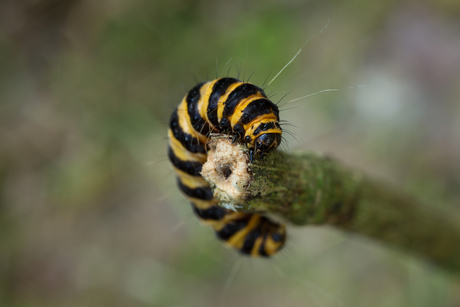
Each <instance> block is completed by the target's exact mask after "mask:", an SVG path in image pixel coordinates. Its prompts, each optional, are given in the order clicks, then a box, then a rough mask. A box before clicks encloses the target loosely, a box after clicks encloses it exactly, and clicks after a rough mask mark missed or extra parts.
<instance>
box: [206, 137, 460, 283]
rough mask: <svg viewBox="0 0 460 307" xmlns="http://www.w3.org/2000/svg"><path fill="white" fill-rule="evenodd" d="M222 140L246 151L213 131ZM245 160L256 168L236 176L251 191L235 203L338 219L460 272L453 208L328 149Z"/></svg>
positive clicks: (459, 223) (306, 221)
mask: <svg viewBox="0 0 460 307" xmlns="http://www.w3.org/2000/svg"><path fill="white" fill-rule="evenodd" d="M223 142H226V143H227V144H228V145H229V146H232V148H233V150H236V151H242V152H244V153H245V154H247V149H246V148H245V146H244V145H237V144H233V145H231V144H230V141H229V140H228V139H226V138H214V139H213V141H212V143H211V144H213V143H214V144H216V143H219V144H222V143H223ZM211 148H212V149H211V152H210V153H209V154H210V157H211V156H212V155H215V156H217V157H219V159H222V160H219V163H220V164H219V165H220V166H222V165H230V166H231V168H232V169H235V168H236V166H234V165H233V164H232V163H233V162H232V161H230V160H229V161H226V160H225V159H231V158H230V156H231V155H229V154H228V153H227V152H226V153H225V154H220V153H219V152H218V151H217V150H216V146H213V145H212V146H211ZM219 155H220V156H219ZM213 161H215V158H211V159H209V158H208V162H209V163H213ZM208 162H207V163H208ZM246 162H247V164H246V165H245V166H243V168H245V169H246V170H247V172H248V174H249V175H250V176H251V178H250V180H249V182H248V183H247V184H241V182H240V181H238V180H240V179H238V178H230V179H231V180H237V182H238V184H237V186H240V185H241V188H242V189H241V191H242V193H244V195H243V196H242V197H239V198H236V199H237V200H235V201H230V202H231V205H233V206H234V207H237V206H240V207H241V206H242V209H243V210H249V209H250V210H256V211H265V212H269V213H273V214H277V215H279V216H281V217H283V218H284V219H286V220H288V221H290V222H292V223H293V224H296V225H311V224H316V225H317V224H327V225H333V226H335V227H337V228H339V229H342V230H345V231H351V232H354V233H357V234H361V235H365V236H368V237H370V238H374V239H377V240H380V241H382V242H385V243H388V244H390V245H393V246H395V247H397V248H401V249H405V250H407V251H409V252H412V253H413V254H417V255H419V256H422V257H424V258H426V259H428V260H430V261H431V262H433V263H435V264H437V265H439V266H440V267H443V268H445V269H447V270H449V271H450V272H454V273H457V274H459V273H460V220H458V219H455V218H454V216H455V215H454V214H447V213H445V212H441V211H440V210H439V209H438V208H435V207H429V206H426V205H424V204H421V203H419V202H418V201H417V200H415V199H413V198H411V197H409V196H406V195H403V194H402V193H401V192H399V191H397V190H396V189H394V188H391V187H389V186H387V185H386V184H383V183H381V182H379V181H376V180H373V179H370V178H368V177H366V176H364V175H362V174H361V173H359V172H356V171H353V170H351V169H348V168H346V167H345V166H343V165H342V164H341V163H339V162H338V161H336V160H333V159H331V158H329V157H325V156H321V155H317V154H312V153H293V154H292V155H290V154H289V155H288V154H286V153H283V152H273V153H272V154H270V155H269V156H268V157H265V158H264V159H256V160H255V161H254V163H250V162H249V159H246ZM222 163H223V164H222ZM225 163H227V164H225ZM205 166H206V164H205ZM211 167H212V166H211ZM233 173H234V174H232V176H234V177H237V176H241V175H240V173H241V172H240V170H238V172H236V171H234V172H233ZM203 176H204V177H205V179H207V180H208V181H209V182H210V183H211V185H212V186H213V187H215V186H216V184H219V183H218V182H217V181H216V180H214V179H213V178H207V175H206V174H204V173H203ZM226 180H227V181H228V179H227V177H226ZM216 182H217V183H216ZM233 186H235V184H233ZM219 189H220V192H219V193H218V194H219V195H216V197H218V198H220V199H221V200H225V202H226V203H227V205H228V202H229V199H235V198H234V197H233V196H232V197H228V196H227V195H225V196H222V193H223V194H225V189H226V187H224V188H222V187H220V188H219ZM222 190H223V192H222ZM241 199H243V200H241Z"/></svg>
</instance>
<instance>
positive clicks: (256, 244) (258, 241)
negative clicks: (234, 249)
mask: <svg viewBox="0 0 460 307" xmlns="http://www.w3.org/2000/svg"><path fill="white" fill-rule="evenodd" d="M263 239H264V237H263V236H262V235H260V236H259V237H258V238H257V239H256V241H255V242H254V246H253V247H252V250H251V256H260V255H259V248H260V245H261V244H262V241H263Z"/></svg>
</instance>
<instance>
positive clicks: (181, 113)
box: [177, 97, 208, 144]
mask: <svg viewBox="0 0 460 307" xmlns="http://www.w3.org/2000/svg"><path fill="white" fill-rule="evenodd" d="M177 117H178V118H179V125H180V126H181V128H182V130H183V131H184V132H185V133H188V134H190V135H191V136H193V137H195V138H197V139H198V140H199V141H200V142H201V143H203V144H206V142H207V141H208V138H207V137H206V136H204V135H202V134H200V133H198V132H197V131H196V130H195V129H193V127H192V122H191V121H190V116H189V115H188V111H187V101H186V100H185V97H184V99H182V102H181V103H180V105H179V107H178V108H177Z"/></svg>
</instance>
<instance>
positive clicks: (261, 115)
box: [168, 78, 286, 257]
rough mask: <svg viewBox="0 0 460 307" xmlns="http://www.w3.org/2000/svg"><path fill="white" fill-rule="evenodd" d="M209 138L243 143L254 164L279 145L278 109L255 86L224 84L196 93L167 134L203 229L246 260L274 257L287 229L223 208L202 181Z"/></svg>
mask: <svg viewBox="0 0 460 307" xmlns="http://www.w3.org/2000/svg"><path fill="white" fill-rule="evenodd" d="M210 133H225V134H228V135H230V136H232V137H233V140H234V141H235V140H241V141H243V142H244V143H245V144H246V145H247V146H248V148H249V153H250V159H251V161H252V160H253V159H254V158H258V157H260V158H262V157H263V156H264V155H267V154H269V153H270V152H271V151H273V150H274V149H276V148H277V147H278V145H280V142H281V134H282V129H281V126H280V124H279V110H278V107H277V105H276V104H274V103H273V102H271V101H270V100H269V99H268V98H267V95H266V94H265V93H264V91H263V89H262V88H260V87H258V86H256V85H253V84H251V83H248V82H241V81H239V80H238V79H235V78H220V79H216V80H213V81H209V82H203V83H199V84H197V85H196V86H195V87H193V88H192V89H191V90H190V91H189V92H188V93H187V94H186V95H185V97H184V98H183V99H182V102H181V103H180V104H179V106H178V107H177V108H176V109H175V110H174V112H173V113H172V115H171V119H170V122H169V130H168V137H169V146H168V157H169V160H170V162H171V164H172V166H173V169H174V171H175V173H176V176H177V184H178V187H179V189H180V190H181V192H182V193H183V194H184V196H185V197H186V198H187V199H188V200H189V201H190V203H191V205H192V209H193V212H194V213H195V215H196V216H197V217H198V219H199V220H200V221H201V223H202V224H205V225H209V226H210V227H211V228H212V229H213V230H214V232H215V233H216V235H217V237H218V238H219V239H221V240H223V241H224V242H225V243H226V244H227V245H228V246H230V247H233V248H235V249H236V250H238V251H239V252H241V253H242V254H245V255H249V256H253V257H258V256H261V257H269V256H272V255H274V254H276V253H277V252H278V251H279V250H280V249H281V248H282V247H283V245H284V242H285V240H286V230H285V226H284V225H282V224H279V223H276V222H273V221H271V220H270V219H269V218H267V217H265V216H263V215H261V214H260V213H248V212H235V211H232V210H229V209H226V208H223V207H220V206H219V205H218V203H219V201H218V200H217V199H216V198H214V197H213V192H212V189H211V187H210V185H209V184H208V183H207V182H206V181H205V180H204V179H203V178H202V177H201V169H202V165H203V164H204V163H205V162H206V159H207V154H206V152H207V149H208V148H207V142H208V140H209V135H210Z"/></svg>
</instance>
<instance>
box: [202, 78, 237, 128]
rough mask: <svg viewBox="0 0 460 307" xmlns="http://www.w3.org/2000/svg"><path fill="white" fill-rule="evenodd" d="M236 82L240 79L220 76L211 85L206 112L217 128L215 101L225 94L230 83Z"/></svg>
mask: <svg viewBox="0 0 460 307" xmlns="http://www.w3.org/2000/svg"><path fill="white" fill-rule="evenodd" d="M237 82H240V81H239V80H237V79H234V78H222V79H220V80H219V81H217V82H216V83H214V86H213V87H212V92H211V95H210V96H209V100H208V109H207V113H208V120H209V121H210V122H211V124H212V125H213V126H214V127H216V128H219V122H218V120H217V103H218V102H219V98H220V97H221V96H222V95H224V94H225V92H226V91H227V89H228V88H229V87H230V85H232V84H234V83H237Z"/></svg>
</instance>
